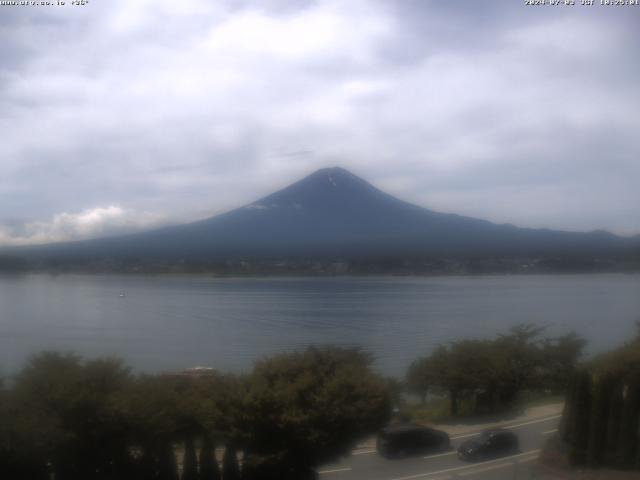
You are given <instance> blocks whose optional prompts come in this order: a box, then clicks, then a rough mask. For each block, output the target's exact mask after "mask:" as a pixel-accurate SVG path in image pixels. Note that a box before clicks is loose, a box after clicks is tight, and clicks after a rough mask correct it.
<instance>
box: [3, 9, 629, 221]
mask: <svg viewBox="0 0 640 480" xmlns="http://www.w3.org/2000/svg"><path fill="white" fill-rule="evenodd" d="M631 10H632V9H612V8H605V7H601V6H597V5H596V6H594V7H593V8H587V7H580V6H576V8H564V9H552V8H548V9H538V10H536V9H531V8H529V9H527V8H525V7H524V6H522V5H519V4H518V5H517V6H516V5H509V6H506V5H505V2H492V1H487V2H482V5H480V4H478V5H476V4H473V5H472V4H467V3H465V4H464V6H463V5H462V4H461V5H454V4H451V3H450V2H449V3H448V2H435V1H423V0H419V1H413V0H407V1H403V2H387V1H382V0H380V1H363V0H354V1H350V2H344V1H340V0H318V1H306V2H285V1H279V0H271V1H260V2H257V1H248V0H246V1H245V0H243V1H237V0H234V1H231V0H229V1H219V2H200V1H195V0H193V1H183V2H180V3H179V5H178V4H176V3H175V2H170V1H168V0H167V1H163V0H155V1H146V0H144V1H142V0H141V1H139V2H135V4H133V3H132V2H126V1H124V0H112V1H110V2H95V3H92V4H90V5H89V6H87V7H83V8H76V9H71V8H50V9H47V10H39V9H33V8H27V7H16V8H11V7H3V17H2V19H0V32H1V33H2V35H3V38H6V39H7V41H6V44H5V47H6V48H5V49H3V51H2V52H0V108H2V111H3V115H2V117H1V118H0V129H1V131H2V132H4V133H5V135H4V138H3V142H2V144H0V197H1V198H2V202H1V203H0V218H3V217H4V218H7V217H12V218H13V217H19V218H23V217H29V218H35V219H38V221H39V222H44V223H48V221H47V220H46V219H51V218H53V217H54V216H55V215H57V214H58V212H78V211H83V210H85V209H89V208H91V207H92V206H95V205H120V206H121V207H122V208H123V209H125V210H126V211H135V212H152V213H153V214H155V215H159V216H164V217H167V218H176V219H181V220H183V221H188V220H191V219H194V218H200V217H202V216H203V215H206V214H213V213H217V212H220V211H224V210H228V209H230V208H233V207H236V206H240V205H242V204H246V203H250V202H252V201H253V200H255V199H257V198H259V197H260V196H262V195H264V194H267V193H269V192H270V191H271V190H273V189H274V188H278V187H282V186H284V185H286V184H287V183H288V182H290V181H294V180H296V179H297V178H299V177H301V176H303V175H305V174H307V173H310V172H311V171H313V170H314V169H316V168H320V167H323V166H327V165H336V164H338V165H342V166H344V167H346V168H349V169H352V170H354V171H355V172H356V173H358V174H361V175H363V176H365V177H366V178H368V179H369V180H371V181H373V182H374V183H375V184H376V185H377V186H379V187H381V188H383V189H389V190H390V191H391V192H392V193H395V194H397V195H399V196H401V197H402V198H404V199H406V200H409V201H413V202H416V203H419V204H421V205H424V206H427V207H430V206H431V207H434V208H438V209H440V210H445V211H456V212H458V213H463V214H473V215H476V216H481V217H484V218H489V219H492V220H495V221H505V222H511V223H516V224H520V225H525V226H526V225H532V226H548V227H555V228H571V229H585V230H590V229H596V228H607V229H611V230H615V231H620V232H623V231H624V232H640V219H639V217H638V216H637V215H635V214H634V213H633V212H631V209H630V208H629V205H637V204H640V191H636V190H637V189H636V188H635V185H634V176H633V175H635V174H637V167H636V165H637V164H638V162H637V158H638V156H639V154H640V137H638V136H637V135H634V132H635V128H636V123H637V111H638V110H640V93H639V92H638V89H637V85H636V83H637V82H636V79H637V78H638V75H639V74H640V53H639V52H638V51H637V49H633V48H628V46H629V45H634V44H635V43H636V42H637V40H638V35H639V34H638V32H637V29H636V28H635V23H634V21H633V20H634V19H636V20H637V18H636V17H635V16H636V14H637V13H638V12H636V11H635V9H634V11H633V12H632V11H631ZM5 13H6V15H5ZM478 19H481V21H479V20H478ZM625 46H627V47H625ZM287 152H312V154H310V155H286V154H285V153H287ZM603 165H606V167H603ZM603 172H604V173H605V175H604V176H603V175H602V173H603ZM635 178H637V177H635ZM550 191H552V192H555V193H554V198H556V199H557V201H558V202H561V203H562V204H563V205H565V206H566V208H564V209H561V210H560V211H562V214H559V213H558V212H559V210H556V209H553V208H550V207H549V206H547V205H546V204H545V203H544V202H535V201H530V200H531V199H533V198H535V197H536V195H538V194H539V193H540V192H550ZM584 192H589V194H588V195H584ZM578 194H579V195H581V201H579V202H577V201H575V197H574V196H575V195H578ZM525 198H526V199H527V201H523V199H525ZM594 212H599V213H594ZM621 212H624V213H621ZM5 229H9V226H6V227H5ZM104 232H105V233H107V230H106V229H105V230H104Z"/></svg>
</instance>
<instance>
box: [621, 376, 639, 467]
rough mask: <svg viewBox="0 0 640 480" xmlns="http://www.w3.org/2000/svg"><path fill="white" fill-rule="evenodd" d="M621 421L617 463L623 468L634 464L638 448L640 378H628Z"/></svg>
mask: <svg viewBox="0 0 640 480" xmlns="http://www.w3.org/2000/svg"><path fill="white" fill-rule="evenodd" d="M625 390H626V391H625V395H624V404H623V407H622V421H621V428H620V436H619V437H618V438H619V443H618V464H619V465H620V466H621V467H624V468H630V467H633V466H634V465H635V460H636V453H637V451H636V449H637V448H638V414H639V411H640V379H639V378H638V377H635V376H634V377H633V378H630V379H629V380H628V383H627V384H626V388H625Z"/></svg>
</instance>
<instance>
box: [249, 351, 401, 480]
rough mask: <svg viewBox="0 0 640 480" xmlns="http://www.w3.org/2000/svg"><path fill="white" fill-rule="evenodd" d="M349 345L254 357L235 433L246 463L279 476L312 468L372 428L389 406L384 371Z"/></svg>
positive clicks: (347, 449) (337, 454)
mask: <svg viewBox="0 0 640 480" xmlns="http://www.w3.org/2000/svg"><path fill="white" fill-rule="evenodd" d="M370 364H371V357H370V356H369V355H367V354H365V353H364V352H362V351H360V350H357V349H345V348H337V347H309V348H308V349H307V350H305V351H304V352H295V353H285V354H279V355H274V356H273V357H270V358H267V359H265V360H262V361H259V362H257V363H256V365H255V367H254V370H253V372H252V374H251V375H250V376H249V377H248V378H247V380H246V382H245V395H244V401H243V415H242V417H241V422H240V426H241V429H240V430H241V431H243V432H245V434H244V438H242V439H241V441H242V446H243V448H244V449H245V450H246V452H247V463H248V464H250V465H251V464H252V465H254V466H255V464H256V463H260V462H259V461H257V459H261V460H262V463H263V464H266V463H270V464H271V465H272V468H271V469H272V470H273V469H276V470H277V471H278V472H279V474H280V478H282V480H286V479H302V478H306V477H307V476H309V475H312V474H313V472H314V470H315V468H316V467H317V466H318V465H321V464H323V463H325V462H329V461H332V460H335V459H337V458H338V457H340V456H341V455H346V454H347V453H349V452H350V451H351V449H352V448H353V447H354V446H355V444H356V443H357V441H358V440H359V439H360V438H361V437H363V436H365V435H368V434H372V433H374V432H376V431H377V430H378V429H379V428H381V427H382V426H383V425H384V424H385V423H386V421H387V419H388V417H389V414H390V399H389V393H388V390H387V388H386V385H385V382H384V379H383V378H381V377H380V376H378V375H376V374H374V373H373V372H372V371H371V369H370Z"/></svg>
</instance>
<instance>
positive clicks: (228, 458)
mask: <svg viewBox="0 0 640 480" xmlns="http://www.w3.org/2000/svg"><path fill="white" fill-rule="evenodd" d="M222 478H223V480H240V466H239V465H238V450H237V449H236V447H235V445H233V444H227V445H226V446H225V449H224V455H223V457H222Z"/></svg>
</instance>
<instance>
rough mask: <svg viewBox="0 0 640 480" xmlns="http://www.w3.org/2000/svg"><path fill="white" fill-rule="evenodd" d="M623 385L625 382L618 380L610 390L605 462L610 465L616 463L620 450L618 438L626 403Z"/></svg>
mask: <svg viewBox="0 0 640 480" xmlns="http://www.w3.org/2000/svg"><path fill="white" fill-rule="evenodd" d="M623 387H624V384H623V383H622V382H620V381H619V380H616V382H615V384H614V385H613V386H612V388H611V392H610V395H611V398H610V404H609V419H608V422H607V434H606V439H607V440H606V448H605V450H606V451H605V463H606V464H608V465H613V464H615V462H616V455H617V452H618V440H619V437H620V426H621V421H622V408H623V405H624V399H623V397H622V390H623Z"/></svg>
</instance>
